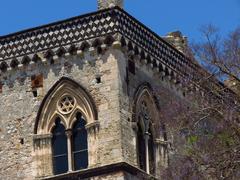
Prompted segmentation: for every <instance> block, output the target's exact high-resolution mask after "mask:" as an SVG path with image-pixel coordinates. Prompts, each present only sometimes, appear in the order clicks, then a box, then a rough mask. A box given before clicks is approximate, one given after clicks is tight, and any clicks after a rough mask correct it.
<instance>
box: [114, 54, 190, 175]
mask: <svg viewBox="0 0 240 180" xmlns="http://www.w3.org/2000/svg"><path fill="white" fill-rule="evenodd" d="M125 57H126V58H124V59H125V61H118V62H119V68H120V74H121V84H120V89H121V91H120V93H121V94H120V112H121V127H122V128H121V129H122V139H121V140H122V148H123V158H124V161H126V162H128V163H129V164H131V165H133V166H136V167H137V166H138V162H137V149H136V130H135V126H136V124H135V119H133V118H134V114H133V110H134V108H135V104H134V101H135V99H136V92H137V91H138V90H139V88H140V87H141V86H142V85H143V84H147V85H149V86H150V88H151V91H152V95H153V97H154V99H155V101H156V104H157V105H158V109H157V111H158V112H159V117H158V120H157V121H158V122H159V124H158V125H157V123H156V124H155V125H156V126H155V131H156V134H155V136H156V137H155V140H156V142H155V159H156V162H155V163H156V171H155V175H156V176H157V177H158V178H160V176H161V171H163V170H164V169H165V168H166V167H167V166H168V163H169V159H170V158H171V157H169V151H170V149H169V148H170V147H169V146H170V144H171V143H172V142H173V141H178V140H177V139H178V138H179V137H178V134H177V133H178V132H177V131H175V129H174V126H172V123H173V121H174V119H173V118H174V116H175V115H176V114H174V113H176V112H177V107H174V104H178V103H181V104H184V105H188V106H190V107H191V106H192V105H191V104H192V103H190V102H191V101H192V95H190V94H187V95H186V94H185V92H184V90H183V88H181V87H180V86H178V85H177V84H175V83H174V82H173V81H172V80H171V79H170V78H169V77H168V76H166V75H161V74H160V73H155V72H154V70H153V69H152V68H151V67H150V66H148V65H145V64H144V63H141V62H140V61H139V59H137V57H132V56H129V54H128V53H127V52H126V53H125ZM129 60H130V61H131V62H130V63H134V65H130V64H129ZM130 66H132V67H130ZM132 68H133V69H134V70H133V69H132ZM169 118H172V119H169ZM162 125H165V127H166V131H167V137H168V139H167V140H166V139H164V133H165V132H163V130H162V129H161V126H162ZM129 178H130V179H131V178H133V177H128V178H127V179H129Z"/></svg>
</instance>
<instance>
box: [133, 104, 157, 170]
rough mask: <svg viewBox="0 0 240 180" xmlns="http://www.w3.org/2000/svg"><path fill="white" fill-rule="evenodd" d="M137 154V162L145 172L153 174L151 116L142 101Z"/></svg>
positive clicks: (138, 125)
mask: <svg viewBox="0 0 240 180" xmlns="http://www.w3.org/2000/svg"><path fill="white" fill-rule="evenodd" d="M137 129H138V130H137V151H138V152H137V154H138V164H139V167H140V168H141V169H143V170H144V171H146V172H147V173H150V174H154V172H155V165H154V158H155V157H154V142H153V134H152V132H151V116H150V113H149V110H148V107H147V103H146V102H145V101H142V102H141V104H140V113H139V114H138V123H137Z"/></svg>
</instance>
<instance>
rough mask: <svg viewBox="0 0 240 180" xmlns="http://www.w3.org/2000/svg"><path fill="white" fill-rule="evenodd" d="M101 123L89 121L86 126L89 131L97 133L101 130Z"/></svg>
mask: <svg viewBox="0 0 240 180" xmlns="http://www.w3.org/2000/svg"><path fill="white" fill-rule="evenodd" d="M99 126H100V123H99V121H97V120H96V121H94V122H92V123H88V124H87V125H86V126H85V127H86V129H87V131H88V132H89V133H92V132H94V133H96V132H97V131H98V130H99Z"/></svg>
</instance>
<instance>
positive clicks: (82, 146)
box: [72, 113, 88, 170]
mask: <svg viewBox="0 0 240 180" xmlns="http://www.w3.org/2000/svg"><path fill="white" fill-rule="evenodd" d="M85 125H86V121H85V120H84V119H83V117H82V115H81V114H80V113H78V114H77V121H76V122H75V124H74V126H73V136H72V150H73V158H74V170H80V169H85V168H87V167H88V144H87V130H86V128H85Z"/></svg>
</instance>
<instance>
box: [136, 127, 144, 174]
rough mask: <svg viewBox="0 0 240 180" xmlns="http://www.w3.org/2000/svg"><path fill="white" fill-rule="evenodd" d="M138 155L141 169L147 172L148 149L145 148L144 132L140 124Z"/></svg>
mask: <svg viewBox="0 0 240 180" xmlns="http://www.w3.org/2000/svg"><path fill="white" fill-rule="evenodd" d="M137 155H138V164H139V168H140V169H142V170H144V171H146V147H145V139H144V132H143V130H142V127H141V125H140V123H138V131H137Z"/></svg>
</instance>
